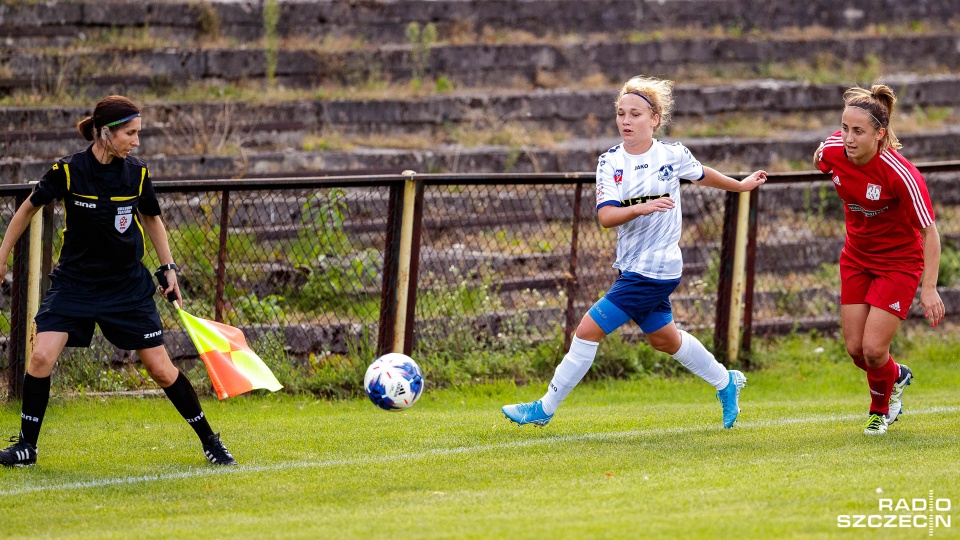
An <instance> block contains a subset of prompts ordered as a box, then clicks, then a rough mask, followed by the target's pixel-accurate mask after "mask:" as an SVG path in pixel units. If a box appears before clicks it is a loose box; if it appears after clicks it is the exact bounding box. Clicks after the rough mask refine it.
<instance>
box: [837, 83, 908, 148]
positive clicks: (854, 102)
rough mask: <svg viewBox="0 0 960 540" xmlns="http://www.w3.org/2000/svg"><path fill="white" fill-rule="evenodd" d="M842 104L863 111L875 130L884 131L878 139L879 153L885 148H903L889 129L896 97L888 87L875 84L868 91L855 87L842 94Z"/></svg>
mask: <svg viewBox="0 0 960 540" xmlns="http://www.w3.org/2000/svg"><path fill="white" fill-rule="evenodd" d="M843 103H844V105H845V106H846V107H856V108H858V109H863V110H864V111H866V112H867V113H869V114H870V117H871V123H872V124H873V127H874V128H875V129H877V130H879V129H880V128H884V129H885V130H886V132H885V133H884V135H883V138H882V139H880V149H879V151H881V152H882V151H884V150H886V149H887V148H892V149H894V150H899V149H900V148H903V145H902V144H900V141H899V140H897V136H896V135H894V134H893V128H891V127H890V117H891V116H893V108H894V106H895V105H896V104H897V96H896V94H894V93H893V90H892V89H891V88H890V87H889V86H887V85H885V84H875V85H873V86H871V87H870V89H869V90H867V89H866V88H860V87H859V86H855V87H853V88H851V89H849V90H847V91H846V92H844V93H843Z"/></svg>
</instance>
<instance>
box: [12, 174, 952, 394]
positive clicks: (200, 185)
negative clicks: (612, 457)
mask: <svg viewBox="0 0 960 540" xmlns="http://www.w3.org/2000/svg"><path fill="white" fill-rule="evenodd" d="M921 170H922V171H923V172H924V173H925V175H926V177H927V181H928V184H929V186H930V191H931V195H932V198H933V199H934V201H935V209H936V212H937V217H938V219H937V222H938V226H939V228H940V231H941V234H942V236H943V238H944V246H945V261H947V259H949V258H950V257H954V255H953V253H954V252H955V250H956V248H958V242H960V219H958V218H960V213H958V209H960V189H958V186H960V183H958V182H957V180H958V177H960V162H951V163H940V164H928V165H924V166H922V167H921ZM411 178H413V179H412V180H411ZM155 187H156V190H157V192H158V193H159V194H160V198H161V204H162V207H163V215H164V220H165V222H166V224H167V228H168V234H169V238H170V244H171V250H172V252H173V254H174V259H175V260H176V262H177V263H178V264H179V265H180V268H181V273H180V283H181V288H182V292H183V296H184V309H185V310H186V311H188V312H191V313H194V314H195V315H198V316H201V317H206V318H210V319H215V320H220V321H223V322H226V323H228V324H231V325H234V326H238V327H240V328H241V329H243V330H244V332H245V333H246V334H247V337H248V339H249V340H251V341H252V342H254V341H256V340H257V339H258V338H260V337H263V336H266V335H272V336H277V337H279V338H280V339H282V340H283V343H284V344H285V347H286V350H287V353H288V354H289V355H290V356H291V357H293V358H296V357H299V358H303V357H306V356H308V355H311V354H312V355H314V356H316V357H317V358H320V359H321V360H320V361H322V359H323V358H325V357H328V356H331V355H347V354H362V355H367V356H368V357H373V356H374V355H375V354H378V353H380V352H383V351H386V350H391V349H393V348H394V347H395V346H396V344H397V343H401V344H402V348H404V349H405V350H407V351H411V350H414V351H430V350H433V349H435V348H437V347H449V346H450V345H451V344H453V345H454V346H460V347H498V346H501V345H502V343H504V342H507V341H509V340H510V338H511V337H516V336H517V335H522V336H523V337H524V338H525V339H528V340H529V339H539V338H544V339H547V338H550V337H551V336H557V335H559V334H562V335H564V336H566V337H567V339H569V335H570V333H571V332H572V331H573V329H575V328H576V325H577V324H578V323H579V320H580V317H581V316H582V315H583V313H585V312H586V310H587V309H588V308H589V306H590V305H591V304H592V303H593V302H594V301H595V300H596V299H597V298H598V297H599V296H600V295H602V293H603V292H605V291H606V289H607V288H608V287H609V286H610V285H611V284H612V283H613V281H614V280H615V278H616V271H615V270H614V269H612V268H611V264H612V262H613V260H614V258H615V246H616V231H614V230H605V229H603V228H602V227H600V226H599V224H598V223H597V220H596V212H595V209H594V208H595V199H594V196H593V192H594V189H595V185H594V175H593V174H592V173H577V174H524V175H419V176H416V177H410V176H402V175H385V176H376V177H339V178H336V177H321V178H294V179H260V180H219V181H218V180H211V181H170V182H163V181H158V182H155ZM411 187H412V189H411ZM29 190H30V187H29V186H22V185H21V186H9V185H8V186H0V205H2V206H0V218H2V221H3V229H4V231H5V227H6V223H8V222H9V218H10V217H11V215H12V214H13V212H14V211H15V209H16V206H17V205H18V204H19V203H20V202H21V201H23V200H24V199H25V197H26V196H27V195H28V194H29ZM754 195H755V196H753V197H752V198H751V199H750V210H751V213H750V216H751V221H750V223H751V225H752V226H751V227H750V229H749V230H750V232H751V233H752V234H751V235H750V236H749V237H748V238H750V239H751V240H750V242H749V243H748V248H747V272H746V273H747V280H746V284H745V287H744V289H743V301H744V303H745V305H746V309H745V315H744V318H743V319H744V327H743V328H744V330H743V333H742V335H740V336H733V337H732V338H731V337H730V336H729V335H728V334H727V328H728V327H727V324H726V323H727V321H728V317H729V316H730V306H731V298H730V294H731V292H730V291H732V290H733V289H732V288H731V285H730V283H731V279H732V268H731V259H732V256H731V253H732V251H731V250H732V245H733V242H734V238H735V236H736V235H735V229H736V221H735V215H736V214H737V200H738V199H737V198H736V194H726V193H724V192H721V191H718V190H715V189H711V188H704V187H700V186H697V185H693V184H686V185H684V187H683V190H682V203H681V204H682V212H683V217H684V229H683V236H682V239H681V248H682V250H683V256H684V279H683V281H682V283H681V286H680V288H679V289H678V290H677V291H676V293H675V294H674V296H673V302H674V315H675V318H676V320H677V322H678V324H680V325H681V326H683V327H685V328H687V329H691V330H697V329H699V330H710V331H714V341H715V343H714V345H715V347H717V348H718V349H719V350H718V353H719V356H724V354H723V352H722V351H723V345H724V344H725V343H727V342H728V340H730V339H735V340H742V343H743V344H744V348H745V349H747V350H749V344H750V339H751V336H752V335H753V334H754V333H764V334H768V333H783V332H788V331H791V330H796V329H799V330H805V329H809V328H821V329H824V328H836V327H837V323H838V306H837V298H838V291H839V276H838V270H837V264H836V263H837V257H838V253H839V251H840V247H841V246H842V241H843V210H842V207H841V205H840V203H839V200H838V199H837V198H836V195H835V194H834V193H833V188H832V187H831V186H830V185H829V183H828V182H827V181H825V176H824V175H821V174H813V173H800V174H780V175H771V179H770V181H769V182H768V184H767V185H766V186H764V187H763V188H761V189H760V190H759V192H754ZM405 201H406V202H407V203H408V204H407V205H406V209H405V205H404V202H405ZM409 203H412V204H409ZM405 212H406V213H405ZM45 215H46V221H47V224H46V226H45V227H44V232H45V234H44V238H45V240H44V242H43V245H44V251H43V252H44V253H45V255H44V257H43V267H44V270H43V274H44V275H45V274H46V273H47V272H48V271H49V269H50V268H51V265H53V264H55V263H56V254H57V252H58V251H59V241H60V239H59V235H58V234H53V233H52V231H53V230H57V231H59V230H60V228H61V227H62V219H63V218H62V209H61V208H60V207H59V205H57V206H53V207H50V208H48V209H47V210H46V212H45ZM404 223H407V224H408V225H410V226H411V227H410V228H408V230H407V233H406V234H407V235H408V236H407V237H406V238H405V237H404V236H403V234H404V230H403V224H404ZM27 237H28V235H27V234H25V235H24V237H23V239H22V240H21V242H20V244H18V246H17V248H16V249H15V255H14V257H13V260H12V261H11V262H12V264H11V269H12V275H13V278H12V280H7V279H5V280H4V281H3V288H2V294H0V339H2V340H3V341H4V343H5V344H6V350H7V354H5V355H4V358H3V361H2V368H3V369H4V370H5V371H6V375H7V377H6V379H7V380H8V381H9V383H10V387H11V389H12V390H13V393H14V394H16V393H17V392H18V388H19V384H20V380H21V379H22V370H23V355H24V350H25V344H24V340H25V339H26V338H25V335H26V333H25V328H26V322H27V319H28V316H27V313H26V305H25V304H26V302H25V301H24V295H25V294H26V290H27V286H26V281H27V280H26V279H25V276H26V272H27V263H28V262H27V260H26V259H27V257H26V256H24V254H25V253H27V249H26V245H25V243H26V241H27V240H26V239H27ZM405 243H406V244H405ZM725 243H726V246H725V245H724V244H725ZM404 245H409V246H411V247H410V249H412V253H409V254H404V252H403V250H404ZM955 258H956V257H954V259H955ZM950 260H953V259H950ZM157 262H158V261H156V258H155V254H154V253H153V251H152V248H151V247H150V246H148V248H147V255H146V257H145V263H146V264H147V266H148V267H151V268H152V267H155V266H157ZM406 262H409V263H411V266H409V267H407V266H406V264H405V263H406ZM947 262H949V261H947ZM957 273H958V274H960V269H958V271H957ZM406 276H409V278H410V279H409V283H410V285H409V287H407V288H404V287H403V283H404V282H405V277H406ZM957 277H958V279H960V276H957ZM943 278H944V280H945V283H946V284H948V285H950V284H951V281H950V280H952V279H953V278H954V276H952V275H945V276H943ZM957 284H958V285H960V283H957ZM718 291H719V292H720V293H721V294H719V295H718ZM738 292H739V289H738ZM404 293H406V294H404ZM943 294H944V295H945V301H946V303H947V306H948V312H949V311H955V310H956V307H953V308H952V309H951V307H952V306H960V303H957V302H955V301H954V300H953V299H952V298H953V296H952V288H950V287H948V288H946V289H944V290H943ZM738 299H739V296H738ZM916 308H917V306H916V305H915V306H914V314H916ZM160 311H161V315H162V316H163V318H164V327H165V329H166V330H167V331H166V332H165V340H166V343H167V346H168V349H169V351H170V353H171V356H172V357H174V358H175V359H189V358H195V350H194V349H193V346H192V345H191V344H190V342H189V339H188V338H187V337H186V335H185V334H184V333H183V332H182V331H181V329H180V326H179V324H178V322H177V320H176V314H175V312H174V311H173V310H172V309H168V308H166V307H161V309H160ZM734 313H735V315H734V318H735V319H738V320H739V319H740V317H739V315H737V314H736V313H738V312H736V311H735V312H734ZM921 316H922V314H921ZM623 331H624V332H625V333H627V334H634V335H636V334H638V333H639V330H638V329H636V328H635V327H633V326H631V327H630V328H626V327H625V328H624V329H623ZM98 339H101V338H99V337H98ZM98 343H99V344H100V345H99V346H103V347H105V350H108V351H111V352H110V353H109V354H108V355H107V356H108V357H107V358H105V359H104V360H105V361H106V362H108V363H110V362H129V361H131V359H130V354H129V352H126V351H117V350H112V349H111V348H110V346H109V345H107V344H105V342H102V341H100V342H98ZM70 354H77V352H76V351H72V350H70V349H68V350H67V351H66V352H65V355H70Z"/></svg>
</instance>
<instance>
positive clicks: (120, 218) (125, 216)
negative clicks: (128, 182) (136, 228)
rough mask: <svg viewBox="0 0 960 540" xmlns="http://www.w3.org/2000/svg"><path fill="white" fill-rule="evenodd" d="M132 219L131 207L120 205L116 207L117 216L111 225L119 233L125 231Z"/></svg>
mask: <svg viewBox="0 0 960 540" xmlns="http://www.w3.org/2000/svg"><path fill="white" fill-rule="evenodd" d="M132 221H133V207H132V206H121V207H119V208H117V217H116V218H115V219H114V220H113V226H114V227H116V228H117V230H118V231H120V232H121V233H125V232H127V229H129V228H130V223H131V222H132Z"/></svg>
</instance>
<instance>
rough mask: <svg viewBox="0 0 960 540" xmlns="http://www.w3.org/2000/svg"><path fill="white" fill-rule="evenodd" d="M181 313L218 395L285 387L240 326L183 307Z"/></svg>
mask: <svg viewBox="0 0 960 540" xmlns="http://www.w3.org/2000/svg"><path fill="white" fill-rule="evenodd" d="M177 313H179V314H180V320H182V321H183V326H184V327H185V328H186V329H187V333H188V334H190V339H191V340H192V341H193V344H194V345H195V346H196V347H197V352H198V353H200V358H201V359H203V363H204V365H206V366H207V373H209V374H210V381H211V382H212V383H213V389H214V390H215V391H216V392H217V397H218V398H220V399H226V398H228V397H233V396H236V395H239V394H242V393H244V392H249V391H250V390H253V389H254V388H266V389H267V390H270V391H271V392H276V391H277V390H279V389H281V388H283V385H281V384H280V382H279V381H277V378H276V377H275V376H274V375H273V372H272V371H270V368H268V367H267V365H266V364H264V363H263V360H261V359H260V357H259V356H257V353H255V352H253V351H252V350H250V347H249V346H248V345H247V340H246V338H245V337H243V332H241V331H240V330H239V329H237V328H234V327H232V326H228V325H226V324H221V323H218V322H215V321H208V320H206V319H201V318H199V317H194V316H193V315H190V314H189V313H187V312H186V311H184V310H182V309H180V308H177Z"/></svg>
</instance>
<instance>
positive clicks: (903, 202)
mask: <svg viewBox="0 0 960 540" xmlns="http://www.w3.org/2000/svg"><path fill="white" fill-rule="evenodd" d="M819 167H820V170H821V171H823V172H825V173H828V174H832V175H833V187H835V188H836V189H837V195H839V196H840V199H841V200H843V202H844V207H843V210H844V213H845V214H846V224H847V238H846V242H845V243H844V246H843V251H844V252H845V253H846V254H847V255H848V256H849V257H851V258H852V259H853V260H854V261H856V262H857V263H858V264H860V265H861V266H863V267H864V268H866V269H876V270H903V271H916V270H922V269H923V237H922V236H921V235H920V229H925V228H927V227H929V226H930V225H932V224H933V220H934V215H933V205H932V204H931V203H930V195H929V193H927V183H926V181H925V180H924V179H923V176H922V175H921V174H920V171H918V170H917V168H916V167H914V166H913V164H912V163H910V162H909V161H907V159H906V158H904V157H903V156H901V155H900V154H899V153H898V152H897V151H896V150H892V149H887V150H884V151H882V152H878V153H877V154H876V155H875V156H873V158H872V159H871V160H870V161H869V162H867V163H866V164H865V165H862V166H861V165H856V164H854V163H853V162H852V161H850V160H849V159H847V155H846V151H845V150H844V146H843V140H842V138H841V134H840V132H839V131H837V132H836V133H834V134H833V135H831V136H830V137H828V138H827V140H826V141H824V146H823V152H822V153H821V155H820V163H819Z"/></svg>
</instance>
